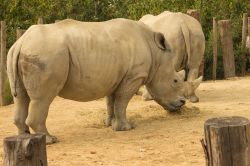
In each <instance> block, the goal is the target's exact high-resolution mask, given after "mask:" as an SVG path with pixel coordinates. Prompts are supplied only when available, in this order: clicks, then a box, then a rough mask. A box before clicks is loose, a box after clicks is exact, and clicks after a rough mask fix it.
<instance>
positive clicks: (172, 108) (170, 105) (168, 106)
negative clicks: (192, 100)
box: [163, 104, 181, 112]
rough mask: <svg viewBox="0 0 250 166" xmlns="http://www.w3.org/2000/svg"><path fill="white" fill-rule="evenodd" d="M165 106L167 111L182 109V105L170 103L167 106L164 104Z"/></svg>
mask: <svg viewBox="0 0 250 166" xmlns="http://www.w3.org/2000/svg"><path fill="white" fill-rule="evenodd" d="M163 108H164V109H165V110H167V111H170V112H175V111H179V110H180V109H181V106H176V105H174V104H168V105H166V106H163Z"/></svg>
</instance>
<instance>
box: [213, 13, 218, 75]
mask: <svg viewBox="0 0 250 166" xmlns="http://www.w3.org/2000/svg"><path fill="white" fill-rule="evenodd" d="M217 36H218V32H217V22H216V18H215V17H214V18H213V80H216V68H217V57H218V47H217V41H218V37H217Z"/></svg>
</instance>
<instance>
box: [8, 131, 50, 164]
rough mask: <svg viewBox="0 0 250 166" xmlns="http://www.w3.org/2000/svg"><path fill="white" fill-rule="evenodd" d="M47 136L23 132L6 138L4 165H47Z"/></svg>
mask: <svg viewBox="0 0 250 166" xmlns="http://www.w3.org/2000/svg"><path fill="white" fill-rule="evenodd" d="M47 165H48V164H47V154H46V136H45V135H43V134H23V135H19V136H14V137H8V138H5V139H4V164H3V166H47Z"/></svg>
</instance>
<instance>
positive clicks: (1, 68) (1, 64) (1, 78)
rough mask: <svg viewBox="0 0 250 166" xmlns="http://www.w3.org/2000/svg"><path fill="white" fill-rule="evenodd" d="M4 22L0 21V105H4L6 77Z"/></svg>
mask: <svg viewBox="0 0 250 166" xmlns="http://www.w3.org/2000/svg"><path fill="white" fill-rule="evenodd" d="M6 38H7V34H6V24H5V22H4V21H1V22H0V45H1V49H0V50H1V51H0V105H1V106H4V105H5V104H6V102H5V98H4V96H5V94H4V93H5V92H4V89H5V88H4V86H5V81H6V78H7V73H6Z"/></svg>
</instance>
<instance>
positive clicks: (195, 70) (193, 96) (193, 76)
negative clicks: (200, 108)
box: [187, 66, 199, 103]
mask: <svg viewBox="0 0 250 166" xmlns="http://www.w3.org/2000/svg"><path fill="white" fill-rule="evenodd" d="M198 71H199V67H198V66H197V67H194V68H190V69H189V72H188V78H187V81H189V82H191V81H194V80H195V79H197V78H198ZM188 88H190V89H189V91H190V92H191V94H190V96H187V97H188V99H189V101H190V102H192V103H196V102H199V98H198V97H197V96H196V94H195V89H192V88H191V87H188Z"/></svg>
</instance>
